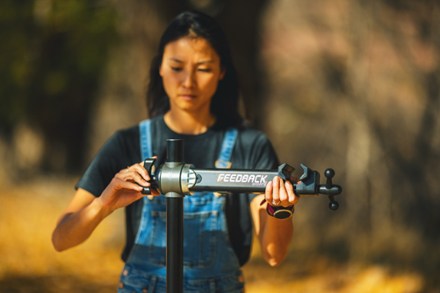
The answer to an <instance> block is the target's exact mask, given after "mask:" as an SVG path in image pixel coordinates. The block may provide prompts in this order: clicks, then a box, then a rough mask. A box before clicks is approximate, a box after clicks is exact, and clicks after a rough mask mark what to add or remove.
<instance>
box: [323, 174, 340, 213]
mask: <svg viewBox="0 0 440 293" xmlns="http://www.w3.org/2000/svg"><path fill="white" fill-rule="evenodd" d="M324 176H325V178H326V183H325V188H326V189H327V190H332V189H333V188H335V187H336V189H338V191H339V193H340V192H341V191H342V188H341V187H340V186H338V185H333V177H335V170H333V169H332V168H328V169H326V170H325V171H324ZM335 195H336V194H333V193H329V194H328V199H329V201H330V202H329V204H328V207H329V209H331V210H332V211H336V210H337V209H338V208H339V203H338V202H337V201H336V200H335Z"/></svg>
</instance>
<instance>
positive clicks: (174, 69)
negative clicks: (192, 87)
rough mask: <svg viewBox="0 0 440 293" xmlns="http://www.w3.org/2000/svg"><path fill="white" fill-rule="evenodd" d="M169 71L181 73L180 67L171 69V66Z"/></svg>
mask: <svg viewBox="0 0 440 293" xmlns="http://www.w3.org/2000/svg"><path fill="white" fill-rule="evenodd" d="M171 70H172V71H175V72H180V71H182V68H181V67H173V66H171Z"/></svg>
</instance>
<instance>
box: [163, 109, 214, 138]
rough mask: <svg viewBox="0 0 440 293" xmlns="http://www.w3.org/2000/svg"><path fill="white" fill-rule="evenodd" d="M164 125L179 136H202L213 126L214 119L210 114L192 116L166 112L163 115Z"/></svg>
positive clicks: (190, 114) (183, 113)
mask: <svg viewBox="0 0 440 293" xmlns="http://www.w3.org/2000/svg"><path fill="white" fill-rule="evenodd" d="M164 121H165V124H166V125H167V126H168V127H169V128H170V129H171V130H172V131H174V132H177V133H180V134H192V135H197V134H202V133H204V132H206V131H207V130H208V128H209V127H211V126H212V125H214V123H215V117H214V116H213V115H212V114H210V113H209V114H205V115H193V114H192V113H185V112H179V113H176V112H172V111H168V112H167V113H165V115H164Z"/></svg>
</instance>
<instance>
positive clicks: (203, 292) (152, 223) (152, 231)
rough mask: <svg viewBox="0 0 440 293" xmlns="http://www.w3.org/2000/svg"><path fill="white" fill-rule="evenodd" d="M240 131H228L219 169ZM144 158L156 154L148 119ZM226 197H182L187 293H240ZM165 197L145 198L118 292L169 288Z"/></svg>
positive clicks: (142, 128) (143, 126)
mask: <svg viewBox="0 0 440 293" xmlns="http://www.w3.org/2000/svg"><path fill="white" fill-rule="evenodd" d="M236 137H237V130H236V129H230V130H228V131H226V133H225V137H224V140H223V144H222V148H221V152H220V156H219V159H218V161H217V162H216V166H217V167H221V168H226V167H228V165H229V162H230V158H231V154H232V149H233V146H234V143H235V139H236ZM140 141H141V152H142V158H143V159H146V158H149V157H151V156H152V148H151V130H150V120H144V121H142V122H141V123H140ZM224 205H225V197H223V196H218V195H215V194H214V193H212V192H197V193H195V194H193V195H191V196H185V197H184V203H183V206H184V244H183V247H184V248H183V249H184V255H183V265H184V269H183V275H184V276H183V284H184V292H185V293H196V292H197V293H211V292H212V293H220V292H230V293H239V292H243V290H244V283H243V276H242V272H241V270H240V265H239V262H238V259H237V257H236V255H235V252H234V251H233V249H232V247H231V244H230V241H229V235H228V229H227V224H226V217H225V212H224ZM165 252H166V198H165V196H163V195H161V196H156V197H154V198H152V199H149V198H147V197H144V198H143V209H142V218H141V221H140V225H139V230H138V233H137V235H136V240H135V245H134V246H133V248H132V250H131V252H130V255H129V257H128V259H127V261H126V264H125V267H124V270H123V272H122V274H121V282H120V285H119V289H118V292H119V293H127V292H148V293H153V292H154V293H156V292H166V256H165Z"/></svg>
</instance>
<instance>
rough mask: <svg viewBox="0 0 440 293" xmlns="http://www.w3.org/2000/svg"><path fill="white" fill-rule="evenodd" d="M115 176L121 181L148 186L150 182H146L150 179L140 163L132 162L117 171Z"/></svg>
mask: <svg viewBox="0 0 440 293" xmlns="http://www.w3.org/2000/svg"><path fill="white" fill-rule="evenodd" d="M115 177H117V178H118V179H121V180H123V181H129V182H135V183H137V184H139V185H141V186H150V183H149V182H148V181H149V180H150V175H149V174H148V172H147V170H145V168H144V167H143V166H142V163H139V164H134V165H132V166H129V167H127V168H126V169H123V170H121V171H119V173H117V174H116V176H115Z"/></svg>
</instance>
